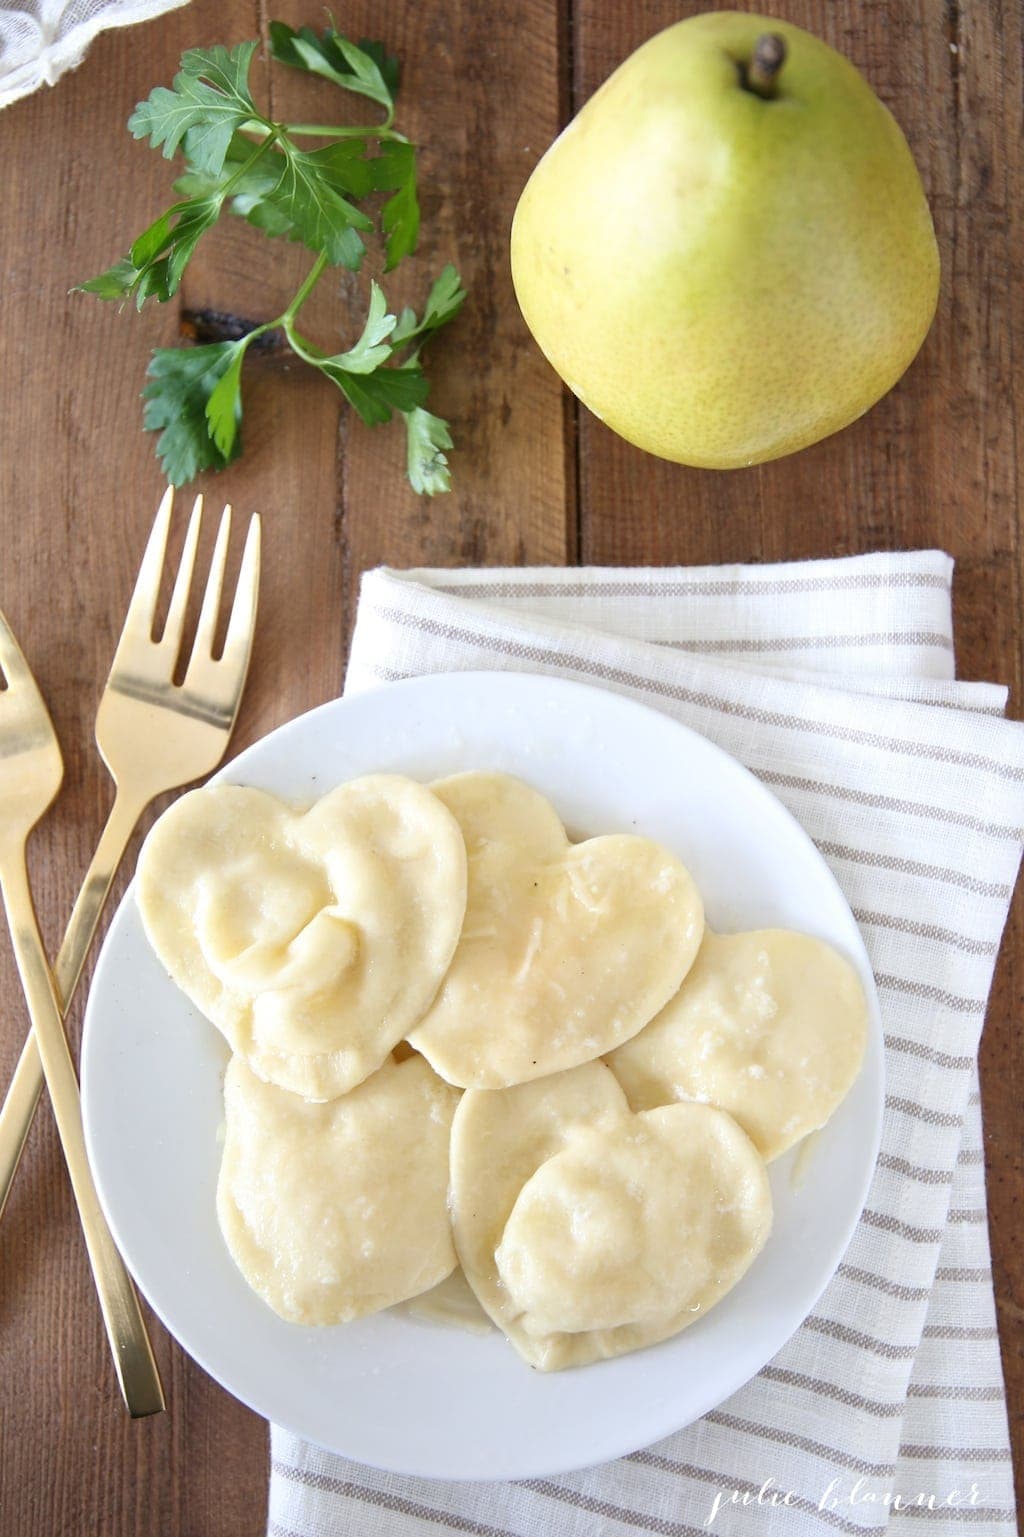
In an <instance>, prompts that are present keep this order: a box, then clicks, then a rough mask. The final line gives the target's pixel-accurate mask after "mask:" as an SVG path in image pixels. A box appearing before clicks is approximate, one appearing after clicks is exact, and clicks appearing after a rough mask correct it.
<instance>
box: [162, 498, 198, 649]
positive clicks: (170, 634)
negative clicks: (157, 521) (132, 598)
mask: <svg viewBox="0 0 1024 1537" xmlns="http://www.w3.org/2000/svg"><path fill="white" fill-rule="evenodd" d="M202 521H203V498H202V496H201V495H200V496H197V497H196V499H195V502H194V503H193V505H192V516H191V517H190V518H189V520H188V531H187V533H186V534H185V543H184V545H183V547H182V551H181V563H180V565H179V566H178V573H177V575H176V576H175V578H174V591H173V592H172V593H171V604H170V607H169V608H168V610H167V622H166V624H165V625H164V633H163V635H162V636H161V637H160V644H161V645H168V644H170V645H171V646H172V647H173V650H174V655H175V656H177V654H178V651H179V650H180V648H181V635H182V631H183V630H184V628H185V611H186V609H187V608H188V595H189V589H190V588H191V586H192V572H193V570H194V568H195V563H196V548H197V546H198V544H199V530H200V527H201V526H202Z"/></svg>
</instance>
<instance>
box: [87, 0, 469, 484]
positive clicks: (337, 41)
mask: <svg viewBox="0 0 1024 1537" xmlns="http://www.w3.org/2000/svg"><path fill="white" fill-rule="evenodd" d="M257 46H258V45H257V43H255V42H245V43H240V44H238V45H237V46H236V47H234V48H224V47H220V46H217V47H213V48H193V49H190V50H189V51H188V52H187V53H186V54H184V55H183V57H182V60H181V69H180V71H179V73H178V74H177V75H176V76H175V78H174V82H173V85H172V86H171V88H170V89H168V88H167V87H165V86H157V88H156V89H155V90H154V91H152V92H151V93H150V95H149V96H148V97H147V98H146V100H145V101H142V102H140V103H139V104H138V106H137V107H136V108H135V111H134V112H133V113H132V115H131V117H130V118H129V120H128V127H129V129H130V131H131V133H132V134H133V135H134V137H135V138H137V139H148V141H149V143H150V144H151V145H152V146H153V147H154V148H158V149H161V150H162V151H163V154H164V156H165V157H166V158H167V159H168V160H170V159H172V158H173V157H174V156H175V155H176V154H181V155H182V156H183V158H184V161H185V171H184V174H183V175H181V176H180V177H179V178H178V180H177V181H176V182H175V183H174V190H175V192H176V193H177V194H178V201H177V202H175V203H173V204H172V205H171V207H170V208H168V209H167V210H166V211H165V212H164V213H162V214H161V215H160V217H159V218H158V219H155V220H154V221H153V223H152V224H151V225H150V226H149V228H148V229H146V230H143V232H142V234H141V235H139V236H138V237H137V239H136V240H135V241H134V242H133V243H132V246H131V248H130V250H129V252H128V254H127V256H125V257H123V258H122V259H121V260H120V261H118V262H115V263H114V265H113V266H112V267H109V268H108V269H107V271H106V272H102V273H100V275H99V276H98V277H95V278H91V279H90V280H89V281H88V282H86V283H83V284H82V285H81V286H82V289H83V290H84V291H85V292H87V293H92V294H97V295H98V296H99V297H100V298H102V299H117V300H122V301H123V300H126V299H134V301H135V304H136V307H137V308H138V309H140V310H141V309H142V307H143V306H144V304H145V303H146V301H147V300H148V299H156V300H157V301H158V302H159V303H166V302H167V300H169V299H171V298H173V296H174V294H175V293H177V291H178V288H179V286H180V284H181V279H182V275H183V273H184V271H185V268H186V267H187V265H188V263H189V261H190V260H191V257H192V255H193V253H194V251H195V249H196V246H197V245H198V243H199V241H200V240H201V238H202V236H203V235H204V234H205V232H206V231H207V230H208V229H210V228H212V226H213V225H214V224H216V222H217V220H218V219H219V218H220V215H221V213H222V212H223V210H224V208H225V207H227V208H229V209H230V211H231V212H233V213H235V214H238V215H239V216H241V217H242V218H245V219H247V220H248V221H249V223H250V224H253V225H255V226H256V227H257V228H258V229H261V230H262V231H263V232H264V234H266V235H268V236H271V237H274V238H282V239H288V240H293V241H298V242H300V243H301V244H302V245H305V246H306V247H308V249H309V250H311V251H313V252H315V253H316V260H315V261H314V263H313V266H312V268H311V269H310V271H309V273H308V274H307V276H306V278H305V280H304V281H303V283H302V284H301V285H300V287H299V289H298V291H297V292H296V294H295V295H294V297H293V298H292V300H291V302H290V303H289V304H288V306H287V308H286V309H285V310H284V311H283V312H282V313H281V314H280V315H278V316H276V317H275V318H274V319H273V320H268V321H266V322H265V323H263V324H261V325H258V326H255V327H254V328H253V329H252V330H250V331H248V332H247V333H246V334H245V335H244V336H242V337H241V338H239V339H238V340H236V341H224V342H213V343H210V344H208V345H205V346H186V347H158V348H156V349H155V351H154V352H153V356H152V360H151V362H150V365H149V368H148V370H147V381H148V382H147V384H146V388H145V390H144V392H143V393H144V399H145V409H144V415H143V423H144V426H145V427H146V428H148V429H149V430H151V431H154V432H159V433H160V437H159V439H158V441H157V453H158V454H159V456H160V459H161V461H162V463H163V466H164V470H165V472H166V474H167V477H168V479H169V480H171V481H172V482H173V483H174V484H175V485H183V484H184V483H185V482H186V481H189V480H191V479H193V477H194V476H195V475H197V474H198V473H199V472H200V471H201V470H205V469H220V468H223V466H224V465H226V464H229V463H230V462H231V461H232V460H233V459H235V458H237V456H238V454H239V453H240V452H241V432H240V428H241V421H242V365H243V363H244V360H245V355H246V353H247V351H248V349H249V348H250V347H251V346H252V344H253V342H255V341H256V339H257V338H258V337H260V336H263V335H265V334H266V333H267V332H269V331H280V332H281V333H283V335H284V338H285V340H286V341H287V343H288V345H289V346H290V347H291V349H292V351H293V352H294V353H295V354H296V355H297V356H298V357H299V358H301V359H302V361H303V362H305V363H307V364H309V365H310V366H311V367H313V368H316V369H319V371H320V373H321V374H323V375H324V377H325V378H327V379H329V380H330V381H331V382H332V383H333V384H334V385H335V386H336V387H337V388H338V389H340V390H341V392H342V394H343V395H344V396H345V398H346V400H347V401H348V402H349V404H350V405H351V406H352V407H353V409H354V410H355V411H356V412H357V413H358V415H359V416H360V417H361V418H362V420H363V421H364V422H366V423H367V424H368V425H370V426H376V425H378V424H380V423H383V422H388V421H390V420H391V419H392V416H393V414H394V413H395V412H398V413H399V415H400V416H401V417H402V418H403V420H404V422H405V426H406V435H407V447H408V454H407V471H408V476H409V480H410V482H411V484H412V486H413V488H414V489H415V490H416V491H417V492H420V493H421V494H424V495H427V496H434V495H436V494H437V493H438V492H441V491H447V490H448V489H449V473H448V460H447V453H446V451H447V450H448V449H450V448H451V446H452V439H451V434H450V432H449V430H448V424H447V423H446V422H444V421H443V420H442V419H441V418H440V417H438V416H433V415H432V414H431V413H430V412H429V411H428V410H427V409H426V400H427V394H428V388H429V387H428V383H427V379H426V376H425V374H424V372H423V368H422V366H421V363H420V353H421V350H422V348H423V345H424V343H425V342H426V341H427V340H428V338H429V337H430V336H431V335H432V334H433V333H434V332H435V331H437V330H438V329H439V328H440V327H441V326H443V325H446V324H447V323H448V321H449V320H451V319H453V317H454V316H455V315H456V314H457V313H458V311H459V309H460V308H461V306H462V302H463V300H464V299H465V297H466V295H465V291H464V290H463V288H462V286H461V283H460V279H459V275H458V273H457V272H456V270H455V268H454V267H453V266H451V264H449V265H447V266H446V267H444V269H443V270H442V272H441V274H440V276H439V277H438V278H437V279H436V280H435V282H434V284H433V286H432V287H431V289H430V292H429V294H428V296H427V300H426V304H425V306H424V309H423V312H422V315H417V313H416V312H415V310H413V309H409V308H406V309H403V310H402V311H401V313H400V314H394V313H391V312H390V311H389V309H388V304H387V300H386V298H385V296H384V292H383V290H382V289H381V287H380V285H379V284H378V283H376V282H371V284H370V300H369V306H368V309H367V314H366V320H365V324H364V326H363V330H362V333H361V334H360V336H359V337H358V339H357V340H356V341H355V342H354V343H353V344H352V345H351V346H350V347H349V348H348V349H347V350H346V351H343V352H333V353H332V352H328V351H327V350H325V349H324V348H323V347H321V346H319V345H318V344H317V343H315V342H313V341H311V340H309V339H308V338H307V337H306V336H305V335H303V334H302V332H301V331H300V330H299V329H298V325H297V319H298V315H299V311H300V310H301V308H302V306H303V305H304V304H305V303H306V300H307V299H308V298H309V296H310V294H311V293H312V291H313V289H314V287H315V286H316V284H317V283H318V282H319V280H320V278H321V277H322V275H323V273H324V271H325V270H326V268H327V267H329V266H341V267H346V268H348V269H349V270H350V271H352V272H357V271H358V270H359V268H360V266H361V264H362V261H363V258H364V256H365V254H366V249H367V248H366V241H365V239H364V236H368V235H371V234H372V233H373V232H374V230H375V229H376V228H379V231H380V235H381V237H382V240H383V245H384V256H385V261H384V270H385V272H389V271H391V270H392V269H393V268H394V267H396V266H397V265H398V263H399V262H400V261H402V260H403V259H404V258H405V257H406V256H409V255H411V253H412V252H413V251H414V250H415V249H416V242H417V238H418V235H419V227H420V209H419V200H418V197H417V188H416V150H415V147H414V146H413V145H412V144H410V143H409V141H408V140H407V139H406V138H405V137H404V135H402V134H400V133H399V132H398V131H397V129H396V128H395V127H394V119H395V97H396V94H397V90H398V63H397V60H395V59H394V58H392V57H391V56H389V55H388V54H387V53H386V52H385V50H384V48H383V46H382V45H381V44H380V43H374V42H367V41H362V42H360V43H358V44H356V43H353V42H350V41H349V39H347V38H345V37H342V36H341V34H340V33H339V32H337V31H336V30H335V28H334V27H333V25H332V26H330V27H328V28H327V29H326V30H325V31H324V32H323V33H322V34H318V33H316V32H315V31H313V29H312V28H310V27H302V28H300V29H299V30H298V31H295V30H293V29H292V28H291V27H289V26H286V25H285V23H284V22H279V21H274V22H271V24H270V46H271V54H272V56H273V58H274V59H276V60H277V61H278V62H279V63H281V64H286V65H289V66H291V67H292V68H294V69H299V70H304V71H305V72H306V73H308V74H312V75H318V76H321V77H323V78H324V79H327V80H330V81H332V82H333V83H334V84H335V85H337V86H339V87H340V88H341V89H342V90H345V91H348V92H350V93H354V94H355V95H357V96H361V97H364V98H366V99H368V100H370V101H372V102H373V103H374V104H375V105H376V106H377V107H379V108H381V109H382V111H383V113H384V117H383V121H382V122H380V123H377V124H372V125H368V126H362V127H342V126H338V125H325V124H319V123H278V122H274V121H273V120H272V119H271V118H269V117H267V116H266V115H265V114H264V113H262V112H261V111H260V110H259V108H258V106H257V105H256V102H255V101H254V99H253V96H252V93H251V91H250V89H249V70H250V67H251V64H252V59H253V55H254V53H255V52H256V48H257ZM316 138H323V139H328V140H330V142H329V143H327V144H325V145H323V146H322V147H320V148H316V149H306V148H303V147H302V145H301V143H300V142H299V141H301V140H305V139H316ZM377 193H387V194H389V195H388V196H387V198H386V200H385V201H384V202H383V203H382V205H381V206H380V208H379V213H378V223H377V224H376V225H375V222H374V219H373V218H372V217H371V215H370V214H369V213H367V212H366V211H365V210H364V209H363V208H361V207H360V206H359V203H360V200H362V199H366V198H368V197H371V196H372V195H373V194H377Z"/></svg>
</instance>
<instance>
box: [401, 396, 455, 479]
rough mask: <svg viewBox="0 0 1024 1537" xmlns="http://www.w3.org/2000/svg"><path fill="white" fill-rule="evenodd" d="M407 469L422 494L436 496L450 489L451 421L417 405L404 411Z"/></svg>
mask: <svg viewBox="0 0 1024 1537" xmlns="http://www.w3.org/2000/svg"><path fill="white" fill-rule="evenodd" d="M405 427H406V469H407V473H408V476H409V483H410V485H411V486H412V488H413V490H414V491H416V492H418V494H419V495H420V496H437V495H439V494H440V493H442V492H445V491H450V490H451V475H450V473H449V470H448V456H447V454H446V453H445V452H444V450H445V449H446V448H451V446H452V435H451V433H450V432H449V431H448V423H447V422H446V421H443V420H442V419H441V417H439V416H432V415H431V414H430V412H429V411H424V410H423V409H422V407H420V406H417V407H416V408H415V410H412V411H407V412H406V413H405Z"/></svg>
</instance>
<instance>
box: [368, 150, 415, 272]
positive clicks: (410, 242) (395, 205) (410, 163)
mask: <svg viewBox="0 0 1024 1537" xmlns="http://www.w3.org/2000/svg"><path fill="white" fill-rule="evenodd" d="M370 167H371V170H372V172H373V178H374V186H375V187H376V188H377V189H378V191H381V192H385V191H391V190H393V189H397V190H395V195H394V197H390V198H388V200H387V202H386V203H385V204H384V207H383V210H382V211H381V218H380V224H381V229H382V230H383V232H384V234H385V236H386V239H387V261H386V264H385V267H384V270H385V272H390V271H391V269H392V268H393V267H397V266H398V263H399V262H400V261H402V259H403V258H404V257H406V256H411V255H412V253H413V251H415V249H416V242H417V240H418V238H419V233H420V205H419V200H418V198H417V196H416V150H415V148H414V146H413V145H412V144H408V143H406V142H405V141H404V140H395V139H385V140H384V141H383V142H382V144H381V146H380V153H379V154H378V155H377V157H376V159H374V160H371V161H370Z"/></svg>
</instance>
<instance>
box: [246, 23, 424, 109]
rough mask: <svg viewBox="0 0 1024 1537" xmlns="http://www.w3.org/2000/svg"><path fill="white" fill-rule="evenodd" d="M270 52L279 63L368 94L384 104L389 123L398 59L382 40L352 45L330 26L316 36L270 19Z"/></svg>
mask: <svg viewBox="0 0 1024 1537" xmlns="http://www.w3.org/2000/svg"><path fill="white" fill-rule="evenodd" d="M270 52H271V56H272V57H273V58H275V59H276V60H277V61H278V63H279V64H288V65H290V66H291V68H292V69H304V70H306V71H307V72H308V73H309V74H311V75H320V76H322V77H323V79H325V80H332V81H333V82H334V84H335V85H339V86H341V88H342V90H345V91H354V92H355V93H356V94H357V95H359V96H367V97H369V99H370V100H371V101H375V102H376V103H377V104H378V106H381V107H383V108H384V110H385V112H386V113H387V115H388V119H387V120H388V122H389V123H390V121H391V118H392V116H393V114H394V110H395V93H396V91H397V89H398V61H397V60H396V59H391V58H389V57H388V55H387V54H386V53H385V51H384V46H383V44H382V43H372V42H367V41H365V40H364V41H362V42H360V43H359V44H358V45H356V44H355V43H351V42H349V40H348V38H345V37H342V36H341V34H340V33H339V32H336V31H335V30H334V28H333V27H328V28H327V30H326V31H325V32H324V33H323V35H322V36H319V35H318V34H317V33H316V32H314V31H313V29H312V27H300V28H299V30H298V31H295V30H294V29H293V28H292V27H289V26H287V25H286V24H285V23H284V22H283V21H272V22H271V23H270Z"/></svg>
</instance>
